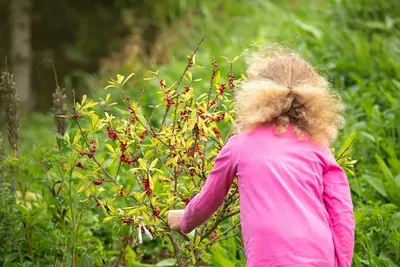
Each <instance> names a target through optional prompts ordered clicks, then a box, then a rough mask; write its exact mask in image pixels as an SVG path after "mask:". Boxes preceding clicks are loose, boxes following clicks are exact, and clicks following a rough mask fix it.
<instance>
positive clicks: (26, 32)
mask: <svg viewBox="0 0 400 267" xmlns="http://www.w3.org/2000/svg"><path fill="white" fill-rule="evenodd" d="M31 24H32V0H11V3H10V32H11V45H10V57H11V69H12V73H14V75H15V76H14V77H15V82H16V84H17V93H18V95H19V98H20V102H21V108H22V109H23V111H28V110H29V109H30V108H31V107H33V104H34V102H33V100H32V84H31V68H32V66H31V60H32V48H31Z"/></svg>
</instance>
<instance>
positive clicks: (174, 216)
mask: <svg viewBox="0 0 400 267" xmlns="http://www.w3.org/2000/svg"><path fill="white" fill-rule="evenodd" d="M183 211H184V210H171V211H169V212H168V225H169V227H170V228H171V229H172V230H177V231H178V230H180V229H181V228H180V221H181V217H182V214H183Z"/></svg>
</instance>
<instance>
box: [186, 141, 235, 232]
mask: <svg viewBox="0 0 400 267" xmlns="http://www.w3.org/2000/svg"><path fill="white" fill-rule="evenodd" d="M231 139H232V138H231ZM231 139H230V140H229V141H228V143H227V144H226V145H225V146H224V147H223V148H222V150H221V151H220V153H219V154H218V156H217V158H216V160H215V163H214V168H213V170H212V171H211V172H210V174H209V176H208V178H207V180H206V183H205V184H204V187H203V188H202V190H201V192H200V193H199V194H198V195H196V196H195V197H194V198H193V199H192V200H191V201H190V202H189V205H188V206H187V207H186V208H185V211H184V213H183V215H182V217H181V221H180V228H181V230H182V231H183V232H185V233H189V232H191V231H192V230H193V229H195V228H196V227H197V226H199V225H201V224H202V223H204V222H205V221H207V219H208V218H209V217H211V216H212V215H213V214H214V212H215V211H217V209H218V208H219V207H220V206H221V205H222V203H223V202H224V198H225V196H226V194H227V193H228V191H229V188H230V186H231V184H232V181H233V178H234V177H235V175H236V164H234V163H233V160H232V156H231V148H230V146H231V145H232V141H231Z"/></svg>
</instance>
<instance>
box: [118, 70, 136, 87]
mask: <svg viewBox="0 0 400 267" xmlns="http://www.w3.org/2000/svg"><path fill="white" fill-rule="evenodd" d="M133 75H135V73H133V72H132V73H131V74H129V75H128V77H126V79H125V80H124V82H123V83H122V84H121V86H123V85H124V84H125V83H126V82H127V81H128V80H129V79H130V78H131V77H132V76H133Z"/></svg>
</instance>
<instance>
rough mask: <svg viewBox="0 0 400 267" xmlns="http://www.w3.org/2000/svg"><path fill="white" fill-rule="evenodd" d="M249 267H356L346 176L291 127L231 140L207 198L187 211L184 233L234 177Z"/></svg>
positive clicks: (217, 202)
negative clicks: (236, 180) (298, 136)
mask: <svg viewBox="0 0 400 267" xmlns="http://www.w3.org/2000/svg"><path fill="white" fill-rule="evenodd" d="M235 176H237V177H238V182H239V192H240V218H241V225H242V235H243V241H244V247H245V251H246V258H247V266H248V267H268V266H271V267H278V266H282V267H284V266H297V267H299V266H318V267H350V266H351V262H352V256H353V248H354V228H355V223H354V215H353V209H352V208H353V205H352V201H351V195H350V188H349V184H348V181H347V178H346V175H345V173H344V171H343V170H342V168H341V167H340V166H338V164H337V163H336V161H335V158H334V157H333V155H332V153H331V151H330V150H329V149H328V148H327V147H318V146H315V145H313V144H311V143H310V142H309V141H299V140H298V139H297V138H296V135H295V133H294V132H293V129H292V128H291V127H289V129H288V130H287V132H286V133H285V134H284V135H281V136H277V135H275V134H274V129H273V128H272V127H260V128H258V129H256V130H254V131H253V132H252V133H240V134H238V135H236V136H233V137H231V139H230V140H229V141H228V143H227V144H226V145H225V146H224V147H223V149H222V150H221V152H220V154H219V155H218V157H217V159H216V161H215V165H214V169H213V170H212V172H211V173H210V175H209V177H208V179H207V181H206V183H205V185H204V187H203V189H202V190H201V192H200V193H199V194H198V195H197V196H196V197H194V198H193V199H192V201H191V202H190V203H189V205H188V206H187V207H186V209H185V211H184V214H183V216H182V218H181V221H180V226H181V230H182V231H183V232H191V231H192V230H193V229H194V228H196V227H197V226H199V225H200V224H202V223H204V222H205V221H206V220H207V219H208V218H209V217H210V216H212V214H213V213H214V212H215V211H216V210H217V209H218V207H219V206H221V204H222V203H223V200H224V197H225V196H226V194H227V192H228V190H229V188H230V186H231V183H232V180H233V178H234V177H235Z"/></svg>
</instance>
